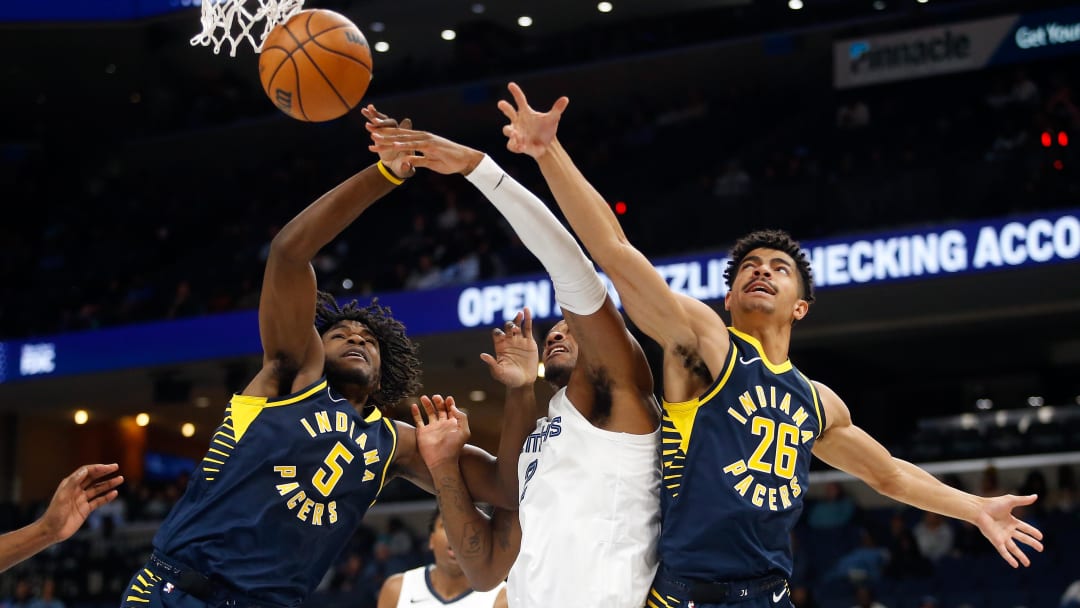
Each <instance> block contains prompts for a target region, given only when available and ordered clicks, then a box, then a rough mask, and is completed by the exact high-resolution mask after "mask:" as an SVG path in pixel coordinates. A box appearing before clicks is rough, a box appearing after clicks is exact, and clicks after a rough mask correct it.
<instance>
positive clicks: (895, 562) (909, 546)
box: [885, 512, 978, 579]
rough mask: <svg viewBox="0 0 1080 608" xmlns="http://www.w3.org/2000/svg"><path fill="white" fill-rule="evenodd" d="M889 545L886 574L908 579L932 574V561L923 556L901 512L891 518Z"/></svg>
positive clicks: (895, 577)
mask: <svg viewBox="0 0 1080 608" xmlns="http://www.w3.org/2000/svg"><path fill="white" fill-rule="evenodd" d="M977 530H978V529H976V531H977ZM887 546H888V549H889V562H888V564H887V565H886V567H885V574H886V575H888V576H889V577H890V578H893V579H906V578H915V577H924V576H929V575H930V572H931V566H930V562H929V561H927V559H926V558H925V557H923V554H922V552H921V551H920V550H919V545H918V543H917V542H916V541H915V535H914V534H912V532H911V530H909V529H908V527H907V524H906V523H905V522H904V516H903V515H902V514H901V513H900V512H897V513H894V514H893V516H892V517H891V518H890V519H889V542H888V545H887Z"/></svg>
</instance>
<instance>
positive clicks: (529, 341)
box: [480, 307, 540, 388]
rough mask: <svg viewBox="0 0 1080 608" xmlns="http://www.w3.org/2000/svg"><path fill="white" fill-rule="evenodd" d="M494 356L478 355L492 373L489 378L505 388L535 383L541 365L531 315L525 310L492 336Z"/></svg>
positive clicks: (496, 330)
mask: <svg viewBox="0 0 1080 608" xmlns="http://www.w3.org/2000/svg"><path fill="white" fill-rule="evenodd" d="M492 341H493V342H494V346H495V356H491V355H489V354H488V353H484V354H482V355H480V358H481V359H482V360H483V361H484V363H486V364H487V366H488V369H489V370H490V371H491V377H492V378H494V379H495V380H496V381H498V382H499V383H501V384H502V385H504V386H506V387H507V388H520V387H522V386H527V385H530V384H532V383H533V382H535V381H536V369H537V366H538V365H539V363H540V355H539V353H538V352H537V347H536V339H535V338H533V330H532V312H531V311H530V310H529V309H528V307H526V308H525V309H524V310H523V311H521V312H519V313H518V314H517V316H515V317H514V320H513V321H507V322H506V325H504V326H503V329H498V328H496V329H495V330H494V331H493V332H492Z"/></svg>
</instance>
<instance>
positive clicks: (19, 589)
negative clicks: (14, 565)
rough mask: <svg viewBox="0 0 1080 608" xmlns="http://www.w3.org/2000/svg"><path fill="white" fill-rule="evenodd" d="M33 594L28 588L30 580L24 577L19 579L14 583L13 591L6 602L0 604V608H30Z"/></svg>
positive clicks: (31, 589)
mask: <svg viewBox="0 0 1080 608" xmlns="http://www.w3.org/2000/svg"><path fill="white" fill-rule="evenodd" d="M33 594H34V590H33V587H31V586H30V580H29V579H27V578H26V577H19V579H18V580H16V581H15V591H14V592H13V593H12V594H11V597H10V598H8V599H7V600H6V601H4V602H0V608H30V603H31V602H32V601H33Z"/></svg>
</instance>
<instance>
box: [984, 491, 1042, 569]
mask: <svg viewBox="0 0 1080 608" xmlns="http://www.w3.org/2000/svg"><path fill="white" fill-rule="evenodd" d="M1035 499H1036V496H1035V495H1030V496H1013V495H1011V494H1006V495H1004V496H998V497H995V498H991V499H990V500H989V501H987V503H986V507H985V508H984V509H983V511H982V513H980V514H979V516H978V517H977V518H976V519H975V524H976V525H977V526H979V531H980V532H982V533H983V536H985V537H986V539H987V540H988V541H990V544H992V545H994V548H995V549H997V551H998V554H1000V555H1001V557H1002V559H1004V560H1005V561H1006V562H1008V563H1009V565H1010V566H1012V567H1013V568H1016V567H1019V565H1020V564H1023V565H1025V566H1030V565H1031V560H1030V559H1028V556H1027V555H1025V554H1024V552H1023V551H1022V550H1021V549H1020V547H1019V545H1017V544H1016V543H1017V542H1020V543H1023V544H1025V545H1028V546H1029V547H1032V548H1033V549H1035V550H1036V551H1042V550H1043V545H1042V543H1041V542H1039V541H1040V540H1042V537H1043V535H1042V532H1040V531H1039V529H1038V528H1036V527H1035V526H1032V525H1031V524H1029V523H1027V522H1025V521H1021V520H1020V519H1017V518H1016V517H1015V516H1014V515H1013V514H1012V511H1013V509H1015V508H1017V507H1022V506H1025V505H1030V504H1031V503H1033V502H1035Z"/></svg>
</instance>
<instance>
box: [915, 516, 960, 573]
mask: <svg viewBox="0 0 1080 608" xmlns="http://www.w3.org/2000/svg"><path fill="white" fill-rule="evenodd" d="M912 534H913V535H914V536H915V542H916V543H917V544H918V546H919V553H921V554H922V556H923V557H925V558H926V559H928V560H930V561H931V562H936V561H938V560H940V559H941V558H943V557H945V556H946V555H948V554H949V553H950V552H951V551H952V549H953V540H954V535H953V529H952V526H951V525H950V524H949V522H947V521H945V518H944V517H942V516H941V515H938V514H937V513H933V512H931V511H925V512H923V516H922V519H921V520H920V521H919V523H917V524H915V529H914V530H912Z"/></svg>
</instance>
